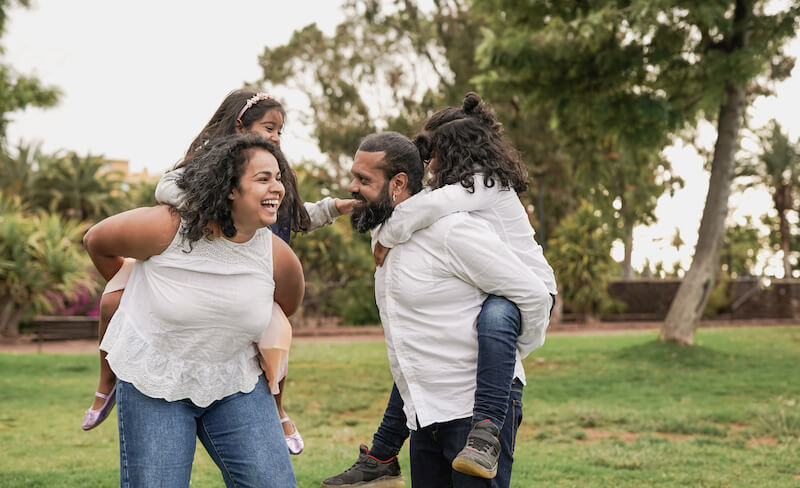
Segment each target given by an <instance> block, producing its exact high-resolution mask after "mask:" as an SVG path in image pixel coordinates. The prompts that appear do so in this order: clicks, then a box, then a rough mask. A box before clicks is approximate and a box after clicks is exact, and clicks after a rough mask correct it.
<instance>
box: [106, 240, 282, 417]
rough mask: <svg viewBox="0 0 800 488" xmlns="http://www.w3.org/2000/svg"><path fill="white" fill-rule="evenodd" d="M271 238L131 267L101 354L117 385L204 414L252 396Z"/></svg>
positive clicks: (174, 246)
mask: <svg viewBox="0 0 800 488" xmlns="http://www.w3.org/2000/svg"><path fill="white" fill-rule="evenodd" d="M274 291H275V282H274V281H273V277H272V233H271V232H270V230H269V228H266V227H265V228H262V229H260V230H258V232H256V234H255V235H254V236H253V238H252V239H250V240H249V241H247V242H245V243H241V244H237V243H234V242H231V241H229V240H227V239H224V238H214V239H205V238H204V239H201V240H199V241H197V242H195V243H193V244H192V247H191V250H190V247H189V244H188V243H183V242H182V238H181V236H180V232H178V233H176V235H175V238H174V239H173V240H172V243H171V244H170V245H169V247H168V248H167V249H166V250H165V251H164V252H163V253H161V254H159V255H156V256H152V257H151V258H149V259H147V260H145V261H137V262H136V265H135V267H134V269H133V272H132V273H131V276H130V279H129V280H128V284H127V286H126V288H125V293H123V295H122V300H121V303H120V306H119V309H118V310H117V312H116V313H115V314H114V317H113V319H112V320H111V323H110V324H109V326H108V330H107V331H106V334H105V337H104V338H103V342H102V343H101V344H100V349H102V350H104V351H107V352H108V357H107V359H108V363H109V364H110V365H111V369H112V370H113V371H114V373H116V375H117V377H119V378H120V379H122V380H124V381H127V382H130V383H133V384H134V385H135V386H136V388H138V389H139V391H141V392H142V393H144V394H145V395H147V396H150V397H153V398H164V399H166V400H168V401H175V400H181V399H189V400H191V401H192V402H194V403H195V404H196V405H198V406H200V407H205V406H208V405H209V404H211V403H212V402H214V401H215V400H220V399H222V398H224V397H226V396H228V395H231V394H233V393H236V392H245V393H246V392H250V391H252V390H253V388H254V387H255V384H256V382H257V381H258V376H259V375H260V374H261V369H260V367H259V364H258V361H257V358H256V354H257V352H258V351H257V349H256V346H255V342H257V341H258V339H259V338H260V337H261V334H262V333H263V332H264V329H265V328H266V326H267V324H268V323H269V319H270V317H271V313H272V303H273V295H274Z"/></svg>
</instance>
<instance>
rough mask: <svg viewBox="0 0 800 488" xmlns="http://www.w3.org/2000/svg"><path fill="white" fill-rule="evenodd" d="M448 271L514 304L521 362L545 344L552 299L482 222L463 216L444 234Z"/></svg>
mask: <svg viewBox="0 0 800 488" xmlns="http://www.w3.org/2000/svg"><path fill="white" fill-rule="evenodd" d="M444 239H445V240H444V249H445V252H446V253H448V256H447V257H448V259H446V260H445V261H446V262H449V266H450V267H451V271H452V272H453V273H454V274H455V275H456V276H457V277H458V278H460V279H462V280H464V281H466V282H468V283H470V284H472V285H473V286H475V287H476V288H478V289H479V290H481V291H483V292H484V293H488V294H491V295H498V296H503V297H506V298H508V299H509V300H511V301H512V302H514V303H515V304H516V305H517V307H518V308H519V311H520V313H521V316H522V327H521V331H520V334H519V337H518V339H517V349H518V350H519V352H520V355H521V356H522V357H523V358H524V357H525V356H527V355H528V354H530V353H531V352H532V351H533V350H534V349H537V348H539V347H541V346H542V344H544V339H545V330H546V329H547V326H548V324H549V323H550V305H551V300H552V297H551V296H550V293H549V292H548V291H547V287H546V286H545V284H544V281H543V280H542V279H541V278H539V277H538V276H536V274H534V273H533V271H531V269H530V268H528V267H527V266H525V264H523V263H522V261H521V260H520V259H519V258H518V257H517V256H516V255H515V254H514V253H513V252H512V251H511V249H509V248H508V246H507V245H506V244H505V243H504V242H503V241H501V240H500V238H499V237H498V236H497V234H495V233H494V231H493V230H492V229H491V228H490V227H489V226H488V224H485V223H484V222H481V221H479V220H477V219H475V218H474V217H470V216H468V215H464V216H463V218H462V217H459V218H458V220H456V221H454V225H451V226H450V228H449V229H448V231H447V232H446V234H445V238H444Z"/></svg>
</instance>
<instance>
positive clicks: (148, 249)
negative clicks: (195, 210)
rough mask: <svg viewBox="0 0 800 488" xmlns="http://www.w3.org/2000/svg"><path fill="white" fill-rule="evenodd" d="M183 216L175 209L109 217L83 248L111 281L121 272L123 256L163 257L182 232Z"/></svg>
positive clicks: (161, 207) (88, 234) (91, 232)
mask: <svg viewBox="0 0 800 488" xmlns="http://www.w3.org/2000/svg"><path fill="white" fill-rule="evenodd" d="M179 224H180V217H179V216H178V213H177V212H175V211H174V210H173V209H172V207H169V206H167V205H158V206H156V207H142V208H136V209H133V210H128V211H127V212H122V213H120V214H117V215H114V216H111V217H108V218H107V219H104V220H102V221H101V222H99V223H98V224H95V225H94V226H92V228H91V229H89V231H88V232H86V235H85V236H84V237H83V245H84V247H86V251H87V252H88V253H89V256H90V257H91V258H92V262H94V265H95V267H96V268H97V270H98V271H99V272H100V274H101V275H103V277H104V278H105V279H107V280H109V279H111V277H112V276H114V274H115V273H116V272H117V271H118V270H119V267H120V266H121V264H122V258H123V257H126V258H127V257H130V258H136V259H139V260H144V259H147V258H149V257H150V256H154V255H156V254H161V253H162V252H163V251H164V250H165V249H166V248H167V247H168V246H169V244H170V243H171V242H172V239H173V238H174V237H175V233H176V232H177V231H178V225H179Z"/></svg>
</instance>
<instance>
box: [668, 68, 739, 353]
mask: <svg viewBox="0 0 800 488" xmlns="http://www.w3.org/2000/svg"><path fill="white" fill-rule="evenodd" d="M744 105H745V90H744V87H742V86H739V85H734V84H733V83H732V82H728V83H727V84H726V89H725V101H724V102H723V104H722V106H721V107H720V111H719V123H718V128H717V131H718V132H717V142H716V145H715V146H714V159H713V161H712V163H711V179H710V181H709V186H708V195H707V196H706V204H705V207H704V209H703V218H702V220H701V221H700V230H699V233H698V239H697V247H696V248H695V252H694V258H693V259H692V265H691V267H690V268H689V272H688V273H686V276H685V277H684V279H683V281H682V282H681V286H680V287H679V288H678V293H677V294H676V295H675V299H674V300H673V301H672V304H671V305H670V307H669V311H668V312H667V317H666V319H665V320H664V324H663V325H662V326H661V334H660V339H661V340H662V341H675V342H678V343H679V344H683V345H691V344H692V342H693V340H694V332H695V330H696V329H697V324H698V322H699V321H700V317H701V315H702V313H703V309H705V307H706V303H708V297H709V295H710V294H711V289H712V288H714V285H715V284H716V280H717V272H718V270H719V258H720V248H721V246H722V239H723V237H724V234H725V219H726V217H727V215H728V196H729V195H730V192H731V180H732V178H733V169H734V161H735V155H736V149H737V147H738V136H739V128H740V126H741V121H742V112H743V110H744Z"/></svg>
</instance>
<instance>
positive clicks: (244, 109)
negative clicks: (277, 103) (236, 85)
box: [236, 92, 272, 121]
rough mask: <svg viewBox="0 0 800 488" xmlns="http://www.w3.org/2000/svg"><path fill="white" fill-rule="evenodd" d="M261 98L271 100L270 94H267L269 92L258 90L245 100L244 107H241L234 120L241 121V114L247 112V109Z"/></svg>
mask: <svg viewBox="0 0 800 488" xmlns="http://www.w3.org/2000/svg"><path fill="white" fill-rule="evenodd" d="M261 100H272V95H269V94H267V93H264V92H258V93H256V94H255V95H253V96H252V97H250V99H249V100H248V101H247V103H245V104H244V107H242V111H241V112H239V116H238V117H236V120H238V121H241V120H242V115H244V113H245V112H247V109H248V108H250V107H252V106H253V105H255V104H257V103H258V102H260V101H261Z"/></svg>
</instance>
